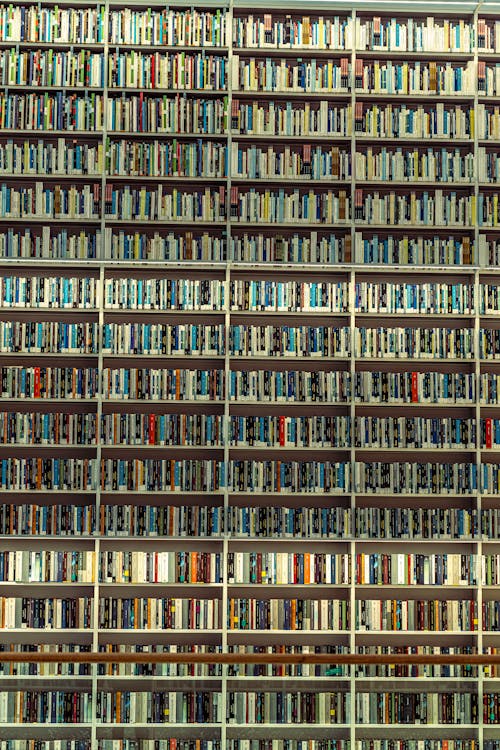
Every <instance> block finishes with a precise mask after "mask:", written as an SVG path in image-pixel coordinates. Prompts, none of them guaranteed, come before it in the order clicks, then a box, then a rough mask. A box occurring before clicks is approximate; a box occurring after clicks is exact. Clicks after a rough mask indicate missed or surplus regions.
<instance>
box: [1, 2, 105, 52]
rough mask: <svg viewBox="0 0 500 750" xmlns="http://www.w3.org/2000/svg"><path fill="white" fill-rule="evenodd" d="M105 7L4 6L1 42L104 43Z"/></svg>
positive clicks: (2, 10)
mask: <svg viewBox="0 0 500 750" xmlns="http://www.w3.org/2000/svg"><path fill="white" fill-rule="evenodd" d="M103 11H104V8H99V9H98V8H50V7H49V8H41V7H39V6H36V5H31V6H30V5H27V6H26V5H16V6H14V5H5V6H3V7H2V9H1V12H0V30H1V31H0V41H2V42H52V43H53V44H64V43H65V42H66V43H72V44H99V43H103V42H104V38H105V37H104V31H105V25H104V12H103Z"/></svg>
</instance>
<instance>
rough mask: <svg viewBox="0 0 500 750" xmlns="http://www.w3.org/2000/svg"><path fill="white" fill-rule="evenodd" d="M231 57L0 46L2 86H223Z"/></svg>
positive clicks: (201, 89) (203, 54) (211, 88)
mask: <svg viewBox="0 0 500 750" xmlns="http://www.w3.org/2000/svg"><path fill="white" fill-rule="evenodd" d="M226 71H227V60H226V58H224V57H218V56H214V55H206V54H205V52H203V53H201V52H200V53H197V54H196V53H187V52H177V53H168V52H167V53H163V54H160V53H158V52H157V53H155V54H154V55H153V54H147V53H142V52H137V51H135V50H132V51H131V52H116V51H115V52H110V53H109V54H108V55H107V57H106V58H105V57H104V53H103V52H93V51H92V50H89V49H87V50H86V49H81V50H79V51H78V52H73V51H72V50H67V51H63V50H52V49H47V50H45V49H43V50H40V49H38V50H31V51H26V52H22V51H18V50H16V49H15V48H12V49H10V50H9V49H6V50H2V51H0V81H1V83H2V85H4V86H53V87H59V88H66V87H68V88H80V87H82V88H83V87H84V88H86V89H88V88H99V89H103V88H104V87H105V85H106V84H107V85H108V86H109V87H110V88H133V89H141V88H144V89H167V90H168V89H174V90H185V89H187V90H199V91H211V90H214V89H215V90H221V91H223V90H225V89H226V86H227V81H226Z"/></svg>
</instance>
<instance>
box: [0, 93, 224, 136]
mask: <svg viewBox="0 0 500 750" xmlns="http://www.w3.org/2000/svg"><path fill="white" fill-rule="evenodd" d="M110 91H112V89H111V90H110ZM28 96H29V95H28ZM95 96H96V98H95V105H94V104H93V102H88V99H79V101H80V102H81V104H80V106H81V108H82V111H83V112H86V111H87V110H89V112H90V113H89V115H88V117H89V118H90V119H91V122H92V124H93V127H92V128H91V130H93V131H100V130H102V129H103V126H104V124H106V130H107V131H108V133H165V134H166V133H169V134H171V135H175V134H179V135H181V134H188V135H224V134H225V133H226V132H227V122H228V119H227V117H228V116H227V109H228V103H227V98H226V97H217V96H214V97H211V98H210V99H203V98H201V97H200V98H199V97H196V98H192V97H189V98H188V97H187V96H185V95H184V94H183V95H181V94H176V95H169V96H167V95H166V94H164V95H163V96H162V97H156V96H154V95H153V93H152V92H148V89H146V90H145V91H141V93H140V94H138V95H135V94H133V93H129V92H127V96H126V97H125V96H124V95H123V94H122V95H121V96H112V95H110V96H109V98H108V99H107V102H106V107H104V106H103V101H102V98H101V96H99V95H95ZM61 104H62V101H61V100H60V99H58V100H57V105H58V106H57V110H58V112H60V110H61ZM25 109H26V115H25V122H26V123H27V124H28V125H30V126H32V125H33V123H34V122H37V123H38V126H39V127H40V128H43V129H44V130H53V129H54V128H55V126H56V125H57V128H58V129H60V125H59V121H58V120H57V119H56V118H55V117H50V118H49V119H48V121H47V117H46V106H45V103H43V106H42V104H41V102H40V101H39V100H33V99H26V105H25ZM93 110H95V115H93V114H92V112H93ZM11 116H12V117H17V118H20V117H21V111H20V110H19V113H18V110H16V109H14V110H13V112H12V115H11ZM59 117H61V115H59ZM79 117H80V118H81V117H83V113H82V114H81V115H80V116H79ZM0 122H1V120H0ZM74 122H75V126H74V127H76V122H77V121H76V119H75V121H74ZM28 125H27V127H28ZM78 129H79V127H78Z"/></svg>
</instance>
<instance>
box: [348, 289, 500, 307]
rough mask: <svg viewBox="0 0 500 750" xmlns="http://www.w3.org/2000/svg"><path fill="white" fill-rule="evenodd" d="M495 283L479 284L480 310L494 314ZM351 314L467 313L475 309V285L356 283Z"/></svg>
mask: <svg viewBox="0 0 500 750" xmlns="http://www.w3.org/2000/svg"><path fill="white" fill-rule="evenodd" d="M497 289H500V287H497V286H496V284H485V283H483V284H480V286H479V297H480V300H479V308H480V311H481V312H482V313H487V312H488V313H489V312H495V311H496V310H497V309H498V308H497V307H496V304H495V302H496V300H495V298H496V296H497V294H498V292H497ZM354 292H355V300H354V311H355V312H363V313H372V312H376V313H380V312H386V313H413V312H415V313H424V314H432V313H437V314H439V313H440V314H443V315H448V314H450V313H454V312H456V313H461V314H462V315H466V314H470V313H472V312H473V311H474V310H475V307H476V305H475V291H474V286H473V285H472V284H469V283H468V282H465V283H460V282H459V283H450V282H439V281H430V282H426V281H423V282H420V283H419V282H415V281H401V282H390V281H356V283H355V286H354Z"/></svg>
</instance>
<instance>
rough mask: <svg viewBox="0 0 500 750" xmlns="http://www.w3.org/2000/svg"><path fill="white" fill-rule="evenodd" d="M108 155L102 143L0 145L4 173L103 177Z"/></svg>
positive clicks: (61, 141)
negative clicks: (105, 157)
mask: <svg viewBox="0 0 500 750" xmlns="http://www.w3.org/2000/svg"><path fill="white" fill-rule="evenodd" d="M104 154H105V151H104V147H103V144H102V143H92V142H84V143H76V142H75V141H74V140H66V139H65V138H58V139H57V141H43V140H38V141H34V140H24V141H23V142H18V141H14V140H12V139H9V140H7V141H4V142H3V143H2V144H1V145H0V174H5V175H12V174H15V175H37V174H41V175H47V176H48V175H54V176H55V175H92V176H96V175H97V176H100V175H102V173H103V171H104V169H105V159H104Z"/></svg>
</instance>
